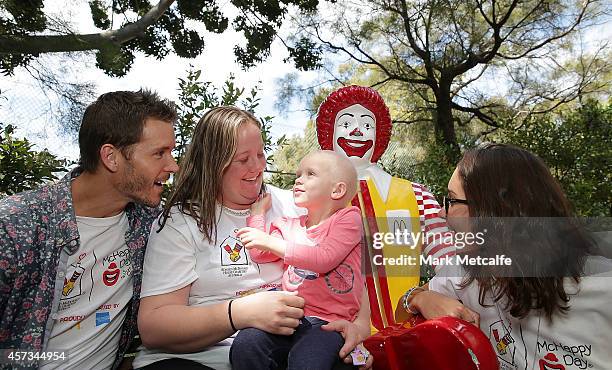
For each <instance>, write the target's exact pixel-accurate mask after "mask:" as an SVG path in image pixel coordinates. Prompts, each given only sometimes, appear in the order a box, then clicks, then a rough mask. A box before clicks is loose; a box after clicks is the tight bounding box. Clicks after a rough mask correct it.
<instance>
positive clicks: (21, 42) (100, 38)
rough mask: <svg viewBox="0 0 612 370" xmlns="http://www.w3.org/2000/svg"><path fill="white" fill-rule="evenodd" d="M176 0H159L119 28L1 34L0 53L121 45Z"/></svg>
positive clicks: (84, 49)
mask: <svg viewBox="0 0 612 370" xmlns="http://www.w3.org/2000/svg"><path fill="white" fill-rule="evenodd" d="M174 1H175V0H160V1H159V3H158V4H157V5H155V6H154V7H152V8H151V9H150V10H149V11H148V12H147V13H146V14H145V15H143V16H142V17H141V18H140V19H139V20H137V21H136V22H134V23H130V24H127V25H125V26H124V27H121V28H119V29H116V30H110V31H104V32H100V33H92V34H85V35H36V36H32V35H2V36H0V54H34V55H38V54H40V53H53V52H67V51H86V50H101V49H104V48H109V47H118V46H121V44H124V43H126V42H127V41H130V40H132V39H134V38H136V37H138V36H140V35H142V34H143V33H144V31H145V29H146V28H147V27H149V26H150V25H152V24H154V23H155V22H156V21H157V20H158V19H159V18H160V17H161V16H162V15H163V14H164V12H165V11H166V10H168V8H169V7H170V5H172V3H173V2H174Z"/></svg>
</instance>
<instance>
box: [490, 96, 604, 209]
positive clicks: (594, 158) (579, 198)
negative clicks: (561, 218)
mask: <svg viewBox="0 0 612 370" xmlns="http://www.w3.org/2000/svg"><path fill="white" fill-rule="evenodd" d="M498 139H499V140H500V141H503V142H508V143H512V144H515V145H517V146H520V147H522V148H525V149H527V150H530V151H532V152H534V153H535V154H537V155H538V156H540V157H541V158H542V159H543V160H544V162H546V164H547V165H548V166H549V167H550V169H551V171H552V173H553V175H554V176H555V177H556V178H557V179H558V180H559V182H560V183H561V186H562V187H563V190H565V192H566V194H567V196H568V198H569V199H570V200H571V201H572V203H573V205H574V208H575V210H576V212H577V213H578V214H579V215H581V216H589V217H596V216H606V217H610V216H612V171H611V169H612V105H611V104H610V103H609V102H608V103H607V104H606V105H603V106H602V105H601V104H600V103H598V102H596V101H594V100H589V101H587V102H585V103H584V104H583V105H582V106H579V107H578V108H577V109H573V110H571V109H570V110H566V111H564V112H561V113H560V114H548V115H545V116H541V117H532V118H531V119H529V120H528V121H527V122H525V123H524V124H522V125H521V126H520V127H518V128H515V127H511V126H509V125H508V126H506V127H505V129H504V130H503V131H502V132H501V133H500V134H499V135H498Z"/></svg>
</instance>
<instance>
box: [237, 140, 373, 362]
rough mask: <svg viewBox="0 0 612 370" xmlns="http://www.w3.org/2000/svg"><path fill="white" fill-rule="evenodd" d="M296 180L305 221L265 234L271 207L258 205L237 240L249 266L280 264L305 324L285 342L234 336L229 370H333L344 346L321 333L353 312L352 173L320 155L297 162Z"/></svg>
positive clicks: (247, 332)
mask: <svg viewBox="0 0 612 370" xmlns="http://www.w3.org/2000/svg"><path fill="white" fill-rule="evenodd" d="M296 177H297V178H296V180H295V185H294V186H293V199H294V201H295V204H296V205H297V206H298V207H303V208H305V209H306V210H307V211H308V213H307V214H306V215H304V216H301V217H299V218H291V217H283V218H281V219H278V220H275V221H273V222H272V223H271V224H270V227H269V229H268V230H267V231H266V228H265V213H266V211H267V210H268V209H269V208H270V199H269V198H268V197H264V198H262V199H261V200H259V201H258V202H256V203H255V204H254V205H253V206H252V207H251V216H250V217H249V218H248V219H247V225H248V226H249V227H246V228H243V229H240V230H239V231H238V233H237V234H236V235H237V236H238V237H239V239H240V240H241V242H242V244H243V245H244V247H245V248H247V250H248V251H249V255H250V257H251V259H252V260H253V262H256V263H260V264H263V263H282V264H283V266H284V273H283V277H282V286H283V290H284V291H286V292H292V293H293V294H297V295H299V296H301V297H303V298H304V299H305V301H306V303H305V307H304V314H305V317H304V318H303V319H302V320H301V321H300V324H299V325H298V327H297V328H296V331H295V333H294V334H293V335H291V336H279V335H273V334H268V333H266V332H264V331H261V330H259V329H254V328H249V329H244V330H241V331H240V333H239V334H238V335H237V337H236V338H235V340H234V343H233V344H232V349H231V351H230V360H231V362H232V368H233V369H234V370H241V369H248V370H255V369H270V368H278V367H284V366H286V367H287V368H288V369H294V368H304V367H308V368H313V369H323V370H324V369H332V368H333V367H334V366H335V365H336V364H337V363H339V360H340V359H339V356H338V353H339V351H340V348H341V347H342V345H343V344H344V340H343V338H342V336H341V335H340V334H339V333H337V332H332V331H325V330H322V329H321V326H322V325H325V324H327V323H328V322H330V321H335V320H348V321H353V320H354V319H355V318H356V317H357V313H358V312H359V309H360V306H359V304H360V301H361V298H362V293H363V288H364V280H363V276H362V273H361V240H362V233H363V230H362V223H361V215H360V212H359V209H358V208H357V207H348V205H349V203H350V201H351V199H353V197H354V196H355V194H356V192H357V172H356V170H355V168H354V166H353V164H352V163H351V162H350V160H348V158H346V157H344V156H342V155H340V154H338V153H336V152H333V151H327V150H326V151H315V152H313V153H310V154H308V155H307V156H306V157H304V159H302V161H301V162H300V164H299V166H298V170H297V172H296ZM262 268H263V266H262Z"/></svg>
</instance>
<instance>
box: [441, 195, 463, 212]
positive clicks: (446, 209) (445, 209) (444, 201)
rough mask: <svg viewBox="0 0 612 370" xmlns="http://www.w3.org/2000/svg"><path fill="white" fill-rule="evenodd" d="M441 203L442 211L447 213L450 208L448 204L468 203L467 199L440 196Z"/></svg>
mask: <svg viewBox="0 0 612 370" xmlns="http://www.w3.org/2000/svg"><path fill="white" fill-rule="evenodd" d="M442 203H444V212H446V213H448V209H449V208H450V205H451V204H453V203H461V204H468V201H467V200H465V199H455V198H449V197H446V196H445V197H444V198H442Z"/></svg>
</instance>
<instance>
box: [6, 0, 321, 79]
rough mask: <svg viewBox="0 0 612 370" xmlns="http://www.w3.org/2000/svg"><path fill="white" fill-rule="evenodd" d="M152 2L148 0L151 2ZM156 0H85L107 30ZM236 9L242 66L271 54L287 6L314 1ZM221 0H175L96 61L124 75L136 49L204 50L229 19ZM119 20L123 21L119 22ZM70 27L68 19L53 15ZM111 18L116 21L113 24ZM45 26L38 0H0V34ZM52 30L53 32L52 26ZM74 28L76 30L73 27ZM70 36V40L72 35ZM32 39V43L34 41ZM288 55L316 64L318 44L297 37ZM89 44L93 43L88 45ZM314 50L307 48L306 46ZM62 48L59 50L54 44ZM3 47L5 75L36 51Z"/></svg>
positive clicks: (34, 31)
mask: <svg viewBox="0 0 612 370" xmlns="http://www.w3.org/2000/svg"><path fill="white" fill-rule="evenodd" d="M152 2H153V4H152ZM157 2H158V1H157V0H155V1H153V0H90V1H89V2H88V4H89V8H90V11H91V15H92V21H93V24H94V25H95V26H96V27H98V28H100V29H102V30H106V31H109V30H111V29H119V28H122V27H125V26H127V25H129V24H131V23H134V22H137V21H138V20H139V19H140V18H141V17H142V16H143V15H145V14H146V13H147V12H148V11H149V10H150V9H151V8H152V7H153V5H154V4H156V3H157ZM231 3H232V5H234V6H235V7H236V8H237V10H238V11H237V13H238V15H237V16H236V18H235V19H234V20H233V21H232V23H231V24H232V27H233V28H234V30H236V31H238V32H241V33H242V34H243V35H244V37H245V39H246V43H245V45H244V46H238V45H237V46H235V48H234V54H235V56H236V60H237V62H238V63H239V64H240V65H241V66H242V67H243V68H244V69H247V68H249V67H252V66H254V65H255V64H256V63H259V62H261V61H263V60H264V59H265V58H266V57H268V55H269V54H270V47H271V45H272V42H273V41H274V39H275V38H277V32H278V30H279V29H280V27H281V25H282V23H283V21H284V20H285V18H286V17H287V14H288V11H289V9H290V8H291V7H293V8H294V9H296V10H297V11H300V12H304V13H310V12H314V11H315V10H316V9H317V6H318V3H319V2H318V0H305V1H302V0H276V1H268V0H233V1H232V2H231ZM224 5H226V4H225V3H219V2H218V1H216V0H212V1H211V0H176V1H174V3H173V4H172V5H171V6H170V7H169V8H168V9H167V10H166V11H165V12H164V13H163V14H162V15H161V17H160V18H159V19H158V20H157V21H156V22H155V23H153V24H152V25H150V26H149V27H148V28H147V29H146V30H145V31H144V32H142V33H140V34H139V35H138V36H137V37H136V38H133V39H131V40H130V41H127V42H125V43H123V44H122V45H121V47H115V48H109V47H107V48H105V49H104V50H99V51H98V52H97V55H96V62H97V63H96V65H97V67H99V68H100V69H102V70H104V71H105V72H106V73H107V74H108V75H110V76H114V77H120V76H124V75H125V74H126V73H127V72H128V71H129V70H130V68H131V66H132V63H133V61H134V54H135V53H136V52H143V53H144V54H145V55H147V56H152V57H155V58H157V59H162V58H164V57H165V56H166V55H167V54H168V53H170V52H174V53H175V54H176V55H178V56H180V57H184V58H195V57H197V56H198V55H200V54H201V53H202V52H203V51H204V46H205V42H204V38H205V37H206V32H212V33H217V34H220V33H223V32H225V31H226V30H227V28H228V26H229V25H230V21H229V19H228V18H227V17H226V16H225V14H224V11H222V9H221V7H222V6H224ZM118 20H121V21H122V23H121V24H119V22H118ZM54 21H55V22H59V23H61V24H62V25H63V26H64V27H65V28H69V23H70V20H57V19H56V20H54ZM113 22H115V24H113ZM46 31H49V30H48V28H47V15H46V14H45V12H44V4H43V1H42V0H31V1H20V0H19V1H18V0H3V1H0V35H5V36H19V35H40V34H42V33H44V32H46ZM51 33H54V32H51ZM73 33H76V32H73ZM71 42H72V41H71ZM33 45H34V43H33ZM285 45H286V47H287V49H288V51H289V55H290V58H291V59H293V60H294V61H295V63H296V65H297V66H298V68H301V69H312V68H316V67H318V66H319V60H320V58H321V49H320V48H318V47H317V46H316V45H314V43H312V42H309V41H308V40H306V39H304V38H302V39H299V40H296V41H295V42H286V43H285ZM92 48H96V47H95V46H92ZM311 49H312V50H314V52H310V50H311ZM58 51H61V50H58ZM28 52H29V53H31V54H29V55H24V54H19V53H18V51H17V52H15V53H14V54H9V53H3V54H2V55H1V56H0V72H2V73H4V74H6V75H10V74H12V73H13V71H14V69H15V68H16V67H18V66H26V65H27V64H28V63H29V62H30V61H31V60H32V59H33V58H35V57H36V56H38V55H37V54H36V53H35V52H31V51H28Z"/></svg>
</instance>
